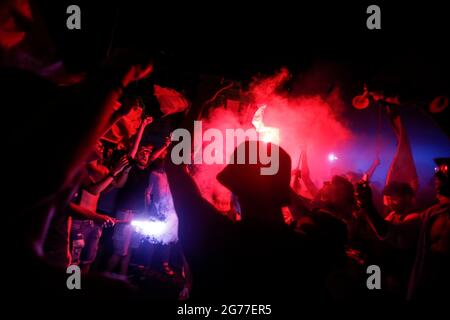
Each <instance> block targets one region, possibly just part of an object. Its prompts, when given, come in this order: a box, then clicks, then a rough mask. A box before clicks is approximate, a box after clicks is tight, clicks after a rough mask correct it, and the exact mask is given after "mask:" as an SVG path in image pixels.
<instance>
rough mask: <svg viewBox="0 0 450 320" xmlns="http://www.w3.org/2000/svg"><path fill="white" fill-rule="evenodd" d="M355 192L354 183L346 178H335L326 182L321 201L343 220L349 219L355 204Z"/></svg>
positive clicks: (321, 193)
mask: <svg viewBox="0 0 450 320" xmlns="http://www.w3.org/2000/svg"><path fill="white" fill-rule="evenodd" d="M354 191H355V190H354V188H353V185H352V183H351V182H350V181H348V180H347V179H346V178H344V177H341V176H333V178H332V179H331V181H326V182H324V185H323V187H322V189H321V190H320V201H321V202H322V203H324V204H325V207H327V208H328V209H330V210H332V211H333V212H334V213H335V214H338V215H340V217H341V218H343V219H349V218H350V215H351V210H352V208H353V206H354V204H355V195H354Z"/></svg>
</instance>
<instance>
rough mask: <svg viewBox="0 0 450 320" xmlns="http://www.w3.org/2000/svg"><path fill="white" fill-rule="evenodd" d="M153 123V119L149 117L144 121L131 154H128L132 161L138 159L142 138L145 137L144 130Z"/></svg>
mask: <svg viewBox="0 0 450 320" xmlns="http://www.w3.org/2000/svg"><path fill="white" fill-rule="evenodd" d="M152 122H153V118H152V117H147V118H145V119H144V120H142V123H141V125H140V127H139V131H138V133H137V134H136V139H135V140H134V143H133V146H132V147H131V149H130V152H129V153H128V155H129V156H130V158H131V159H134V158H135V157H136V153H137V151H138V149H139V145H140V144H141V140H142V136H143V135H144V130H145V128H146V127H147V126H148V125H149V124H150V123H152Z"/></svg>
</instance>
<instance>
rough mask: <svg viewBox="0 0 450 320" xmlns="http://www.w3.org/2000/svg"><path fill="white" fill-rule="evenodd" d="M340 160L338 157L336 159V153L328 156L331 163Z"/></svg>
mask: <svg viewBox="0 0 450 320" xmlns="http://www.w3.org/2000/svg"><path fill="white" fill-rule="evenodd" d="M338 159H339V158H338V157H336V155H335V154H334V153H330V154H329V155H328V161H330V162H334V161H336V160H338Z"/></svg>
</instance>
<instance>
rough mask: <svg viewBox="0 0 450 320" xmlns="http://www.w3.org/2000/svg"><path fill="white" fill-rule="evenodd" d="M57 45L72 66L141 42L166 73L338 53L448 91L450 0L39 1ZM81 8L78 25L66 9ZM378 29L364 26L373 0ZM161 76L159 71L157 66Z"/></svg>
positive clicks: (249, 71)
mask: <svg viewBox="0 0 450 320" xmlns="http://www.w3.org/2000/svg"><path fill="white" fill-rule="evenodd" d="M40 3H41V8H42V12H43V16H44V18H45V21H46V23H47V25H48V29H49V31H50V34H51V35H52V38H53V40H54V42H55V44H56V46H57V50H58V54H59V55H60V56H61V57H63V58H64V60H65V62H66V65H68V66H69V67H70V68H73V69H74V70H77V69H86V68H90V67H92V66H95V65H97V64H98V63H99V62H100V61H101V60H102V59H104V57H105V56H106V55H107V52H108V48H109V47H112V48H118V47H135V48H140V49H146V50H148V51H150V52H152V54H153V55H155V56H156V57H157V59H159V62H160V64H159V67H160V69H159V71H160V72H159V73H160V74H165V76H161V77H163V78H164V77H166V78H170V79H172V81H175V80H173V79H174V77H173V76H172V74H175V75H177V77H180V75H182V74H184V73H190V74H201V73H208V74H220V75H224V76H226V77H230V78H234V79H245V78H249V77H251V76H252V75H254V74H256V73H258V72H262V73H269V74H271V73H273V71H274V69H276V68H279V67H281V66H286V67H288V68H289V69H290V70H291V71H293V72H294V73H295V72H296V71H301V70H304V69H307V68H308V67H310V66H311V65H313V64H314V63H316V62H317V61H333V62H334V63H339V64H340V65H341V66H345V68H346V69H347V70H350V71H351V73H352V74H353V77H355V78H358V79H365V80H368V79H376V80H378V79H381V80H382V81H384V82H386V83H392V84H393V85H395V86H396V87H397V88H398V85H397V84H400V83H401V87H404V88H407V89H408V90H407V91H411V90H409V89H410V88H420V90H421V91H427V92H429V91H433V93H434V91H445V90H447V91H448V88H449V87H450V85H449V80H448V79H449V77H448V74H449V73H448V71H449V61H448V56H449V54H448V49H447V42H448V38H449V32H448V31H449V23H448V21H449V16H450V13H449V12H448V11H447V10H446V8H445V7H446V6H445V3H444V2H436V3H433V2H430V1H426V2H413V1H404V2H399V1H395V3H394V2H373V1H370V2H369V1H363V2H360V3H356V2H355V3H352V2H347V1H336V2H333V3H327V2H323V1H309V2H307V1H285V2H283V1H273V2H267V3H265V2H263V1H254V2H247V1H245V2H244V1H179V2H175V1H159V2H158V1H86V0H85V1H79V0H78V1H77V0H71V1H67V0H60V1H57V2H55V1H51V2H50V1H48V2H45V1H44V2H40ZM70 4H78V5H79V6H80V8H81V24H82V29H81V30H68V29H67V28H66V19H67V17H68V14H66V13H65V12H66V8H67V6H68V5H70ZM370 4H377V5H379V6H380V8H381V25H382V29H381V30H368V29H367V28H366V19H367V17H368V14H366V9H367V6H368V5H370ZM156 71H157V75H158V69H157V70H156Z"/></svg>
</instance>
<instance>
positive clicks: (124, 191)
mask: <svg viewBox="0 0 450 320" xmlns="http://www.w3.org/2000/svg"><path fill="white" fill-rule="evenodd" d="M150 173H151V169H150V168H149V167H147V168H145V169H140V168H139V167H136V166H134V167H133V168H131V170H130V172H129V173H128V179H127V181H126V182H125V185H124V186H123V187H122V188H121V189H120V190H119V191H118V193H117V199H116V210H135V211H144V210H145V190H146V189H147V187H148V181H149V176H150Z"/></svg>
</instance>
